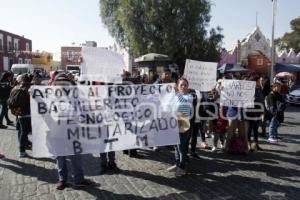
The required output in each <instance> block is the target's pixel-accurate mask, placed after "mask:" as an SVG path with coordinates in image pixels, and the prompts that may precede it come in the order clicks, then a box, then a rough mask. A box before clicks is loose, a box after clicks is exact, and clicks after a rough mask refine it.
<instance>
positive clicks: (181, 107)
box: [175, 92, 193, 119]
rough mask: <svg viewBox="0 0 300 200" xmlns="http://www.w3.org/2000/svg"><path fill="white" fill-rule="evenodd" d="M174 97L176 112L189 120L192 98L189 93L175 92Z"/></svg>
mask: <svg viewBox="0 0 300 200" xmlns="http://www.w3.org/2000/svg"><path fill="white" fill-rule="evenodd" d="M175 97H176V108H177V112H182V113H183V114H184V116H185V117H187V118H189V119H190V118H191V116H192V108H193V96H192V95H191V94H189V93H188V94H182V93H180V92H176V94H175Z"/></svg>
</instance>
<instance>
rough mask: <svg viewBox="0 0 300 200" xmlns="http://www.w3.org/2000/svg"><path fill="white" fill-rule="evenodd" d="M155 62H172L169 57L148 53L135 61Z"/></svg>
mask: <svg viewBox="0 0 300 200" xmlns="http://www.w3.org/2000/svg"><path fill="white" fill-rule="evenodd" d="M154 61H171V59H170V58H169V56H167V55H164V54H157V53H148V54H145V55H142V56H141V57H138V58H136V59H134V62H137V63H138V62H154Z"/></svg>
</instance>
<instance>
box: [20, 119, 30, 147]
mask: <svg viewBox="0 0 300 200" xmlns="http://www.w3.org/2000/svg"><path fill="white" fill-rule="evenodd" d="M30 131H31V117H30V116H28V117H18V140H19V151H20V152H25V148H26V145H27V144H28V133H29V132H30Z"/></svg>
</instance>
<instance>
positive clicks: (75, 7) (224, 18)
mask: <svg viewBox="0 0 300 200" xmlns="http://www.w3.org/2000/svg"><path fill="white" fill-rule="evenodd" d="M98 2H99V1H98V0H26V1H24V0H0V7H1V12H0V29H2V30H5V31H8V32H12V33H15V34H18V35H24V36H25V37H26V38H29V39H31V40H32V43H33V50H37V49H38V50H46V51H50V52H52V53H54V57H55V58H59V56H60V54H59V52H60V47H61V46H66V45H71V44H72V43H73V42H75V44H77V45H79V44H80V43H84V42H85V41H86V40H93V41H96V42H97V43H98V46H108V45H112V44H113V42H114V40H113V39H112V38H111V37H110V36H109V34H108V31H107V29H106V28H105V27H104V25H103V24H102V22H101V19H100V17H99V4H98ZM212 2H213V6H212V12H211V16H212V18H211V27H215V26H217V25H219V26H221V27H222V28H223V34H224V36H225V38H224V41H223V42H224V44H223V46H224V47H225V48H228V49H230V48H232V47H233V46H234V45H235V43H236V42H237V39H242V38H243V37H245V36H246V35H247V34H248V33H249V32H251V31H252V30H253V29H254V28H255V23H256V12H258V25H259V26H260V28H261V30H262V31H263V33H264V34H265V35H266V37H267V38H271V28H272V2H271V0H212ZM299 16H300V2H299V0H278V10H277V17H276V27H275V37H279V36H282V35H283V34H284V33H285V32H288V31H290V26H289V22H290V21H291V20H292V19H294V18H296V17H299Z"/></svg>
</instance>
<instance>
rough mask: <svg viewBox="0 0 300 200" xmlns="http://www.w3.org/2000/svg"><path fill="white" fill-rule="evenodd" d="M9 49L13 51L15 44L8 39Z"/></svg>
mask: <svg viewBox="0 0 300 200" xmlns="http://www.w3.org/2000/svg"><path fill="white" fill-rule="evenodd" d="M8 50H9V51H12V50H13V44H12V42H11V41H8Z"/></svg>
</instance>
